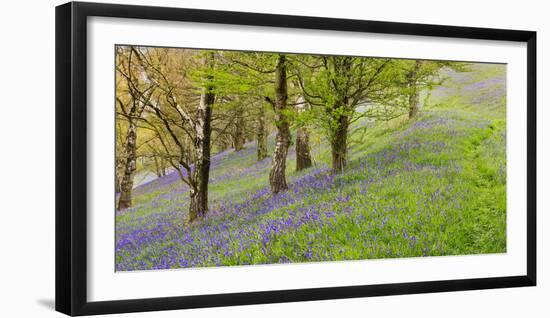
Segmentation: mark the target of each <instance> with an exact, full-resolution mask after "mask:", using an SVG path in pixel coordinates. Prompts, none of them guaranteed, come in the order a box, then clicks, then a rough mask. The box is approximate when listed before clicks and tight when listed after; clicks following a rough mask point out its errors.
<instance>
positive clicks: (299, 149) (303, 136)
mask: <svg viewBox="0 0 550 318" xmlns="http://www.w3.org/2000/svg"><path fill="white" fill-rule="evenodd" d="M306 108H307V105H306V103H305V99H304V98H303V97H302V96H300V98H299V99H298V101H297V104H296V110H297V111H298V113H302V112H304V111H305V110H306ZM309 167H311V153H310V148H309V132H308V129H307V127H306V126H305V125H300V127H298V129H297V131H296V171H301V170H304V169H307V168H309Z"/></svg>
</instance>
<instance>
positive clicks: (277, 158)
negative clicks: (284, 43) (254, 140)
mask: <svg viewBox="0 0 550 318" xmlns="http://www.w3.org/2000/svg"><path fill="white" fill-rule="evenodd" d="M287 99H288V89H287V77H286V58H285V55H284V54H279V57H278V59H277V65H276V68H275V102H274V109H275V117H276V118H275V124H276V126H277V135H276V137H275V142H276V143H275V152H274V154H273V163H272V166H271V171H270V173H269V185H270V187H271V192H272V193H273V194H277V193H279V192H281V191H285V190H286V189H288V185H287V183H286V156H287V154H288V146H289V144H290V128H289V123H288V118H287V116H286V114H285V111H286V108H287Z"/></svg>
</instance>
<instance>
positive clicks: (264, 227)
mask: <svg viewBox="0 0 550 318" xmlns="http://www.w3.org/2000/svg"><path fill="white" fill-rule="evenodd" d="M505 74H506V73H505V68H504V67H503V66H498V65H482V64H477V65H476V67H475V68H474V69H472V70H471V71H470V72H465V73H454V72H450V71H449V72H448V80H446V81H445V82H444V83H443V85H442V86H441V87H439V88H437V89H435V91H433V92H432V93H431V94H425V96H424V101H425V102H426V106H425V107H424V109H423V110H422V112H421V114H420V115H419V116H418V118H417V119H415V120H413V121H408V120H407V118H398V119H394V120H392V121H390V122H385V123H379V124H373V123H368V122H363V123H360V124H359V125H358V126H357V127H354V128H359V129H355V130H354V133H353V134H352V136H351V142H350V162H349V165H348V167H347V168H346V170H345V172H344V173H342V174H338V175H334V174H331V173H330V170H329V166H328V162H329V159H330V158H329V156H330V152H329V149H328V146H327V145H326V144H325V142H324V141H323V140H322V139H320V138H318V137H315V136H313V137H312V153H313V157H314V159H315V165H314V167H313V168H310V169H307V170H305V171H302V172H300V173H296V172H295V171H294V165H295V153H294V149H293V148H291V150H290V152H289V155H288V163H287V166H288V169H287V176H288V180H289V190H288V191H286V192H284V193H281V194H279V195H271V194H270V192H269V185H268V183H267V179H268V175H269V170H270V167H271V159H270V158H267V159H265V160H263V161H261V162H257V161H256V146H255V143H253V142H252V143H248V144H246V147H245V148H244V149H243V150H241V151H239V152H234V151H233V150H228V151H225V152H222V153H219V154H216V155H215V156H213V157H212V165H211V174H210V177H211V178H210V187H209V191H210V194H209V197H210V211H209V214H208V215H207V216H206V217H205V218H204V220H201V221H200V222H196V223H193V224H187V223H186V222H185V220H187V213H188V204H189V195H188V188H187V187H186V186H185V185H184V184H183V183H182V182H181V181H180V179H179V176H178V175H177V173H170V174H168V175H166V176H165V177H162V178H158V179H156V180H153V181H151V182H148V183H146V184H143V185H141V186H139V187H137V188H136V189H135V191H134V206H133V207H132V208H129V209H126V210H122V211H120V212H117V215H116V269H117V270H120V271H125V270H138V269H166V268H179V267H196V266H218V265H235V264H239V265H242V264H265V263H282V262H304V261H327V260H354V259H372V258H391V257H417V256H438V255H459V254H475V253H502V252H505V251H506V236H505V235H506V153H505V143H506V132H505V131H506V130H505V129H506V122H505V119H506V114H505V109H506V100H505V83H506V78H505ZM270 142H271V144H270V151H271V150H272V149H273V144H272V143H273V141H272V140H271V141H270Z"/></svg>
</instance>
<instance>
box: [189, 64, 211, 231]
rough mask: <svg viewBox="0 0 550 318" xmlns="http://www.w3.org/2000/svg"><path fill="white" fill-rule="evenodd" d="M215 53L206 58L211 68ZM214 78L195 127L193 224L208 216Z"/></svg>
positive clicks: (191, 217)
mask: <svg viewBox="0 0 550 318" xmlns="http://www.w3.org/2000/svg"><path fill="white" fill-rule="evenodd" d="M213 59H214V56H213V53H210V54H208V55H207V57H206V58H205V61H206V64H207V65H208V66H210V67H211V65H212V63H213ZM211 80H212V77H211V76H209V77H208V78H207V80H206V85H205V86H204V88H203V92H202V94H201V99H200V103H199V109H198V112H197V122H196V125H195V131H196V137H195V149H196V150H197V157H196V161H195V167H194V170H193V174H194V175H193V177H192V181H193V182H192V187H191V193H190V196H191V198H190V199H191V200H190V204H189V221H190V222H192V221H194V220H195V219H197V218H198V217H202V216H204V215H206V213H207V212H208V179H209V178H210V139H211V136H212V126H211V122H212V105H213V104H214V100H215V99H216V95H215V94H214V92H213V88H212V85H211Z"/></svg>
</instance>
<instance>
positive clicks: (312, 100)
mask: <svg viewBox="0 0 550 318" xmlns="http://www.w3.org/2000/svg"><path fill="white" fill-rule="evenodd" d="M297 62H298V63H295V64H299V65H300V66H299V67H297V68H296V71H297V74H298V77H299V83H300V86H301V88H302V92H303V94H304V97H305V98H306V100H307V101H308V103H309V104H310V105H312V107H313V108H314V109H315V111H316V116H314V117H315V118H316V122H317V123H318V125H319V126H320V127H321V128H323V129H325V131H326V132H327V136H328V140H329V143H330V147H331V154H332V170H333V172H335V173H338V172H341V171H342V170H343V169H344V168H345V166H346V164H347V148H348V135H349V129H350V125H351V124H352V123H353V122H354V121H356V120H358V119H359V118H362V117H371V118H381V117H384V116H388V111H387V109H385V110H384V109H383V108H380V107H377V105H378V104H382V103H383V102H384V101H386V100H389V99H390V95H391V90H390V89H389V88H388V87H389V82H390V79H391V78H392V77H393V76H394V74H393V73H394V72H393V68H392V67H390V66H391V60H390V59H381V58H368V57H351V56H304V57H299V58H297ZM359 106H363V110H362V111H361V112H358V111H357V110H358V108H359Z"/></svg>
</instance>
